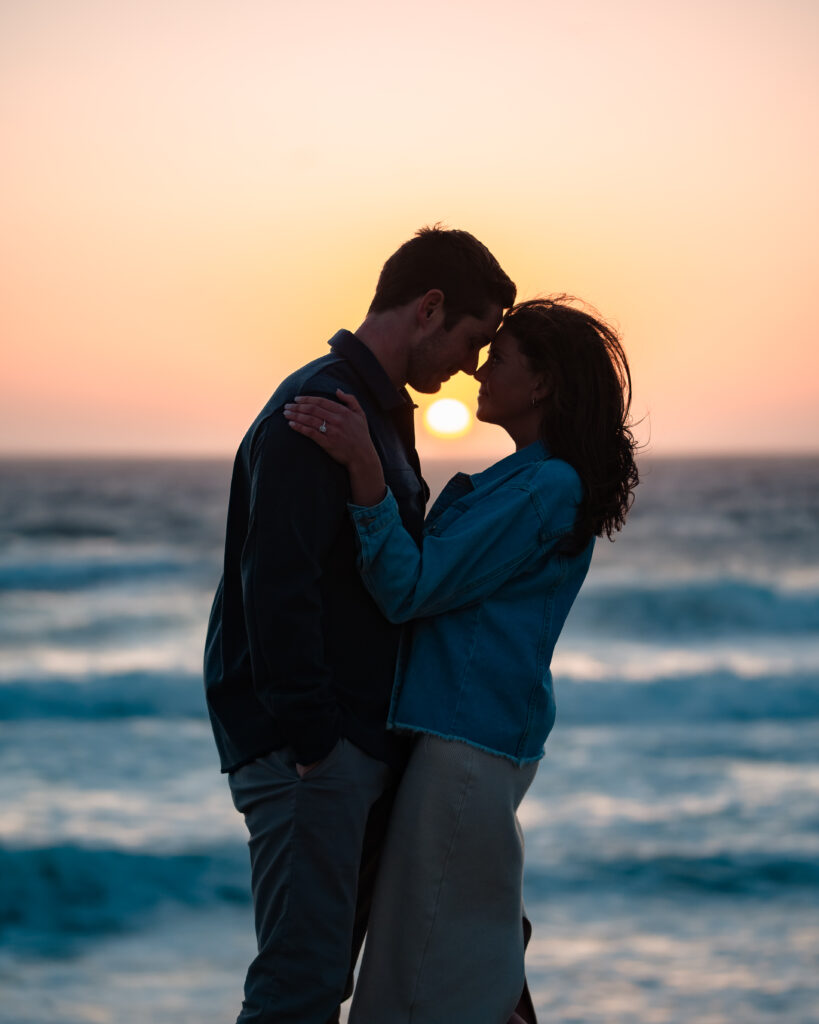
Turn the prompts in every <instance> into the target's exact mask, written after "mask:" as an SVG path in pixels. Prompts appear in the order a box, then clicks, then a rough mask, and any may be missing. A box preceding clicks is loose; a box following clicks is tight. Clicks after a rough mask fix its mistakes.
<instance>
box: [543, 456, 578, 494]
mask: <svg viewBox="0 0 819 1024" xmlns="http://www.w3.org/2000/svg"><path fill="white" fill-rule="evenodd" d="M530 486H531V487H532V489H533V490H537V491H539V492H548V493H550V494H554V492H555V491H559V492H561V493H565V495H566V497H568V498H572V499H573V500H575V501H580V499H581V498H582V497H583V481H582V480H581V479H580V476H579V475H578V472H577V470H576V469H575V468H574V466H572V465H571V464H570V463H568V462H565V461H564V460H563V459H558V458H555V457H554V456H547V457H546V458H544V459H542V460H541V461H539V462H538V463H537V464H536V466H535V467H534V471H533V473H532V475H531V479H530Z"/></svg>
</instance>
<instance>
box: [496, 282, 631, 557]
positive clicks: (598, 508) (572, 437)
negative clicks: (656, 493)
mask: <svg viewBox="0 0 819 1024" xmlns="http://www.w3.org/2000/svg"><path fill="white" fill-rule="evenodd" d="M576 302H577V300H576V299H574V298H572V297H571V296H567V295H557V296H554V297H552V298H548V299H533V300H532V301H530V302H521V303H519V304H518V305H517V306H513V307H512V309H510V310H509V312H508V313H507V314H506V316H505V317H504V320H503V328H504V329H507V330H508V331H509V333H510V334H511V335H512V336H513V337H514V338H515V339H516V340H517V342H518V344H519V345H520V350H521V352H522V353H523V354H524V356H525V357H526V358H527V360H528V361H529V364H530V365H531V367H532V369H533V370H534V371H535V372H536V373H541V374H543V377H544V379H545V381H546V384H547V386H548V388H549V392H548V394H547V395H546V397H545V398H544V399H543V401H542V409H543V418H542V420H541V424H540V435H541V438H542V440H543V442H544V444H545V445H546V447H547V448H548V449H549V452H550V453H551V454H552V455H553V456H555V457H556V458H559V459H563V460H564V461H565V462H568V463H569V465H570V466H572V467H573V468H574V469H575V471H576V472H577V474H578V476H579V477H580V479H581V480H582V482H583V485H584V488H585V495H584V498H583V501H582V502H581V504H580V507H579V509H578V514H577V521H576V523H575V529H574V533H573V535H572V538H571V542H570V550H571V551H573V552H579V551H581V550H582V549H583V548H584V547H585V546H586V545H587V544H588V542H589V541H590V540H591V538H592V537H593V536H596V537H602V535H603V534H604V533H605V534H606V536H607V537H608V538H609V540H611V539H612V533H614V532H615V531H617V530H620V529H621V528H622V526H623V524H624V523H625V521H626V515H627V514H628V510H629V509H630V508H631V504H632V502H633V501H634V488H635V487H636V486H637V484H638V482H639V475H638V473H637V466H636V464H635V462H634V454H635V451H636V449H637V442H636V441H635V439H634V436H633V434H632V431H631V424H630V422H629V409H630V407H631V373H630V371H629V367H628V361H627V360H626V354H625V352H624V351H623V347H622V345H621V344H620V339H619V337H618V336H617V332H616V331H615V330H614V328H613V327H610V326H609V325H608V324H606V323H604V322H603V321H602V320H601V319H600V318H599V317H597V316H594V315H593V314H592V313H591V312H587V311H586V310H584V309H579V308H577V306H576V305H570V303H576Z"/></svg>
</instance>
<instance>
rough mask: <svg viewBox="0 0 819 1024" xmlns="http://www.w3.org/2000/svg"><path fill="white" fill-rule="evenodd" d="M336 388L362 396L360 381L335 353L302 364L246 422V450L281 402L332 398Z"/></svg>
mask: <svg viewBox="0 0 819 1024" xmlns="http://www.w3.org/2000/svg"><path fill="white" fill-rule="evenodd" d="M339 387H341V388H343V389H344V390H345V391H347V392H349V393H350V394H354V395H355V396H356V397H357V398H359V399H360V400H361V399H362V397H363V396H362V387H361V381H360V379H359V377H358V376H357V374H356V372H355V369H354V368H353V366H352V365H351V364H350V363H349V361H348V360H346V359H344V358H343V357H342V356H339V355H337V354H336V353H335V352H328V353H327V355H324V356H319V357H318V358H317V359H312V360H311V361H310V362H309V363H305V364H304V366H300V367H299V368H298V369H297V370H294V371H293V372H292V373H291V374H289V375H288V376H287V377H285V378H284V380H283V381H282V382H281V383H280V384H279V386H278V387H277V388H276V390H275V391H274V392H273V394H272V395H271V396H270V398H269V399H268V400H267V402H266V403H265V405H264V406H263V408H262V409H261V410H260V412H259V414H258V415H257V416H256V418H255V419H254V420H253V422H252V423H251V424H250V427H249V428H248V430H247V432H246V433H245V436H244V439H243V441H242V445H243V446H244V447H246V448H247V449H250V450H252V449H255V448H256V446H257V442H258V441H259V439H260V437H261V436H263V435H264V434H265V432H266V431H267V428H268V425H269V423H270V421H271V420H272V419H275V417H276V414H277V413H279V412H281V410H282V408H283V407H284V405H285V403H286V402H290V401H292V399H293V398H295V397H296V395H301V394H312V395H316V394H323V395H326V396H328V397H335V392H336V388H339Z"/></svg>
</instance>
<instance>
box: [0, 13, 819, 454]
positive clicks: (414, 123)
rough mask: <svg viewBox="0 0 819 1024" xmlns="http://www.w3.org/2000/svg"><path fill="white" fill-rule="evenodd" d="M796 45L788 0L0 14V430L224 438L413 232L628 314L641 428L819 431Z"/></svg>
mask: <svg viewBox="0 0 819 1024" xmlns="http://www.w3.org/2000/svg"><path fill="white" fill-rule="evenodd" d="M818 44H819V7H818V6H817V5H816V4H815V3H814V2H812V0H810V2H808V0H779V2H768V0H764V2H763V0H743V2H741V3H740V2H733V0H730V2H725V0H716V2H714V0H687V2H685V3H683V2H679V3H663V2H662V0H655V2H643V0H640V2H628V0H626V2H621V3H618V4H616V5H615V4H611V3H609V2H602V0H600V2H583V0H580V2H575V3H572V4H571V5H569V4H559V5H557V4H555V5H553V4H550V3H544V2H542V0H538V2H534V0H532V2H530V0H507V2H505V3H503V4H500V3H497V2H492V3H488V2H480V0H468V2H467V0H454V2H448V3H446V4H441V3H440V0H438V2H433V0H420V2H416V3H414V4H413V5H409V4H406V5H395V4H391V3H389V2H384V0H380V2H375V0H373V2H369V0H350V2H348V3H347V4H338V3H337V2H324V0H322V2H312V3H310V2H308V3H303V4H301V5H299V6H298V7H296V6H295V5H293V4H291V3H288V4H284V3H280V2H271V0H265V2H261V0H231V2H228V0H188V2H180V0H140V2H138V3H137V2H136V0H134V2H130V3H129V2H117V3H111V2H109V0H75V2H59V0H49V2H45V0H26V2H25V3H16V4H5V5H3V7H2V9H0V118H1V121H0V123H2V126H3V143H4V144H3V160H2V168H3V171H2V174H3V188H2V189H0V349H1V351H0V451H5V452H164V453H168V454H171V453H184V452H193V453H202V454H204V453H228V452H231V451H232V450H233V449H234V448H235V447H236V444H237V443H238V441H239V439H240V437H241V435H242V433H243V432H244V430H245V428H246V427H247V425H248V424H249V422H250V421H251V419H252V418H253V416H254V415H255V413H256V412H257V410H258V408H259V407H260V406H261V405H262V404H263V403H264V401H265V400H266V399H267V397H268V395H269V393H270V392H271V391H272V389H273V388H274V387H275V385H276V383H277V382H278V380H279V379H280V378H281V377H282V376H283V375H285V374H286V373H287V372H289V371H290V370H291V369H293V368H295V367H296V366H297V365H299V364H300V363H301V362H304V361H305V360H307V359H309V358H313V357H314V356H316V355H320V354H323V352H324V351H325V350H326V349H325V342H326V340H327V338H329V337H330V335H332V334H333V333H334V331H335V330H336V329H337V328H338V327H342V326H344V327H349V328H351V329H354V328H355V327H356V326H358V324H359V323H360V321H361V320H362V319H363V316H364V313H365V311H366V308H367V305H368V304H369V301H370V298H371V295H372V290H373V288H374V285H375V281H376V278H377V276H378V271H379V269H380V267H381V264H382V262H383V260H384V259H385V258H386V256H388V255H389V254H390V252H392V251H393V250H394V249H395V248H396V247H397V246H398V245H399V244H400V243H401V242H402V241H404V240H405V239H407V238H408V237H410V236H411V235H412V234H413V232H414V231H415V229H416V228H417V227H419V226H420V225H422V224H425V223H432V222H435V221H443V222H445V223H446V224H448V225H450V226H453V227H463V228H466V229H468V230H470V231H472V232H473V233H474V234H476V235H477V236H478V237H479V238H480V239H481V240H482V241H484V242H485V243H486V244H487V245H488V246H489V247H490V248H491V249H492V251H493V252H494V253H495V255H496V256H497V257H498V258H499V260H500V261H501V263H502V264H503V266H504V268H505V269H506V270H507V271H508V273H509V274H510V275H511V276H512V278H513V279H514V280H515V281H516V283H517V284H518V294H519V297H521V298H526V297H531V296H532V295H535V294H543V293H549V292H563V291H565V292H570V293H574V294H576V295H579V296H581V297H582V298H584V299H585V300H587V301H589V302H590V303H592V304H593V305H594V306H596V307H597V308H598V309H599V310H600V311H601V312H602V313H603V315H604V316H606V317H607V318H608V319H610V320H612V321H614V322H615V323H617V324H618V325H619V327H620V329H621V331H622V334H623V338H624V342H625V346H626V349H627V351H628V353H629V356H630V359H631V363H632V370H633V374H634V379H635V406H634V408H635V414H636V415H637V416H639V417H646V419H645V422H644V424H643V426H642V427H641V437H643V438H644V439H648V437H649V434H650V444H651V450H653V451H655V452H657V453H673V452H689V451H725V450H742V451H752V450H767V451H776V450H818V449H819V413H817V409H819V344H818V342H819V330H817V328H818V327H819V311H817V301H816V297H817V291H818V290H819V289H817V285H819V273H817V271H818V270H819V256H817V241H816V238H817V228H819V216H817V214H819V189H818V188H817V182H819V132H817V130H816V128H817V112H819V70H817V67H818V66H819V64H818V62H817V60H816V54H817V45H818ZM474 390H475V388H474V387H472V384H471V382H469V381H467V380H466V379H461V380H458V381H455V382H452V384H451V385H449V386H448V387H447V389H446V390H445V392H444V394H449V395H454V396H456V397H462V398H465V399H466V400H468V401H470V402H471V401H472V398H473V396H474ZM424 401H427V400H426V399H424ZM419 433H422V431H419ZM456 445H457V446H459V448H458V450H459V451H462V452H465V453H467V454H476V453H478V452H481V453H484V452H486V453H490V454H494V453H500V452H502V451H505V450H508V443H507V442H506V441H505V439H504V437H503V435H502V434H500V433H499V432H498V431H497V428H491V427H487V426H484V425H481V426H480V427H479V429H478V430H476V431H474V432H473V433H472V434H470V435H469V436H468V437H467V438H464V439H461V440H459V441H457V442H446V441H433V440H431V439H424V438H421V444H420V447H421V450H422V452H424V453H427V454H452V453H454V451H455V446H456Z"/></svg>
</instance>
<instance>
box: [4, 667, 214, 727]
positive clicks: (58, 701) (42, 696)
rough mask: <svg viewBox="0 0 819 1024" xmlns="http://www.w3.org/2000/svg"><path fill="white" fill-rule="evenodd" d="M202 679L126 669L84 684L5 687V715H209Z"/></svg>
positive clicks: (61, 681)
mask: <svg viewBox="0 0 819 1024" xmlns="http://www.w3.org/2000/svg"><path fill="white" fill-rule="evenodd" d="M204 709H205V698H204V693H203V684H202V677H201V675H199V674H194V673H173V674H169V673H165V672H123V673H121V674H119V675H105V676H98V677H93V676H92V677H88V678H85V679H83V680H82V681H80V682H76V681H72V682H67V681H65V680H64V679H40V680H31V681H27V682H25V683H19V682H18V683H14V682H11V683H4V684H3V685H0V719H1V720H6V721H16V720H20V719H28V718H80V719H89V718H90V719H104V718H133V717H139V718H143V717H153V716H160V715H161V716H165V717H167V716H173V717H182V718H188V717H197V718H201V717H202V716H203V715H204V714H205V710H204Z"/></svg>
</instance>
